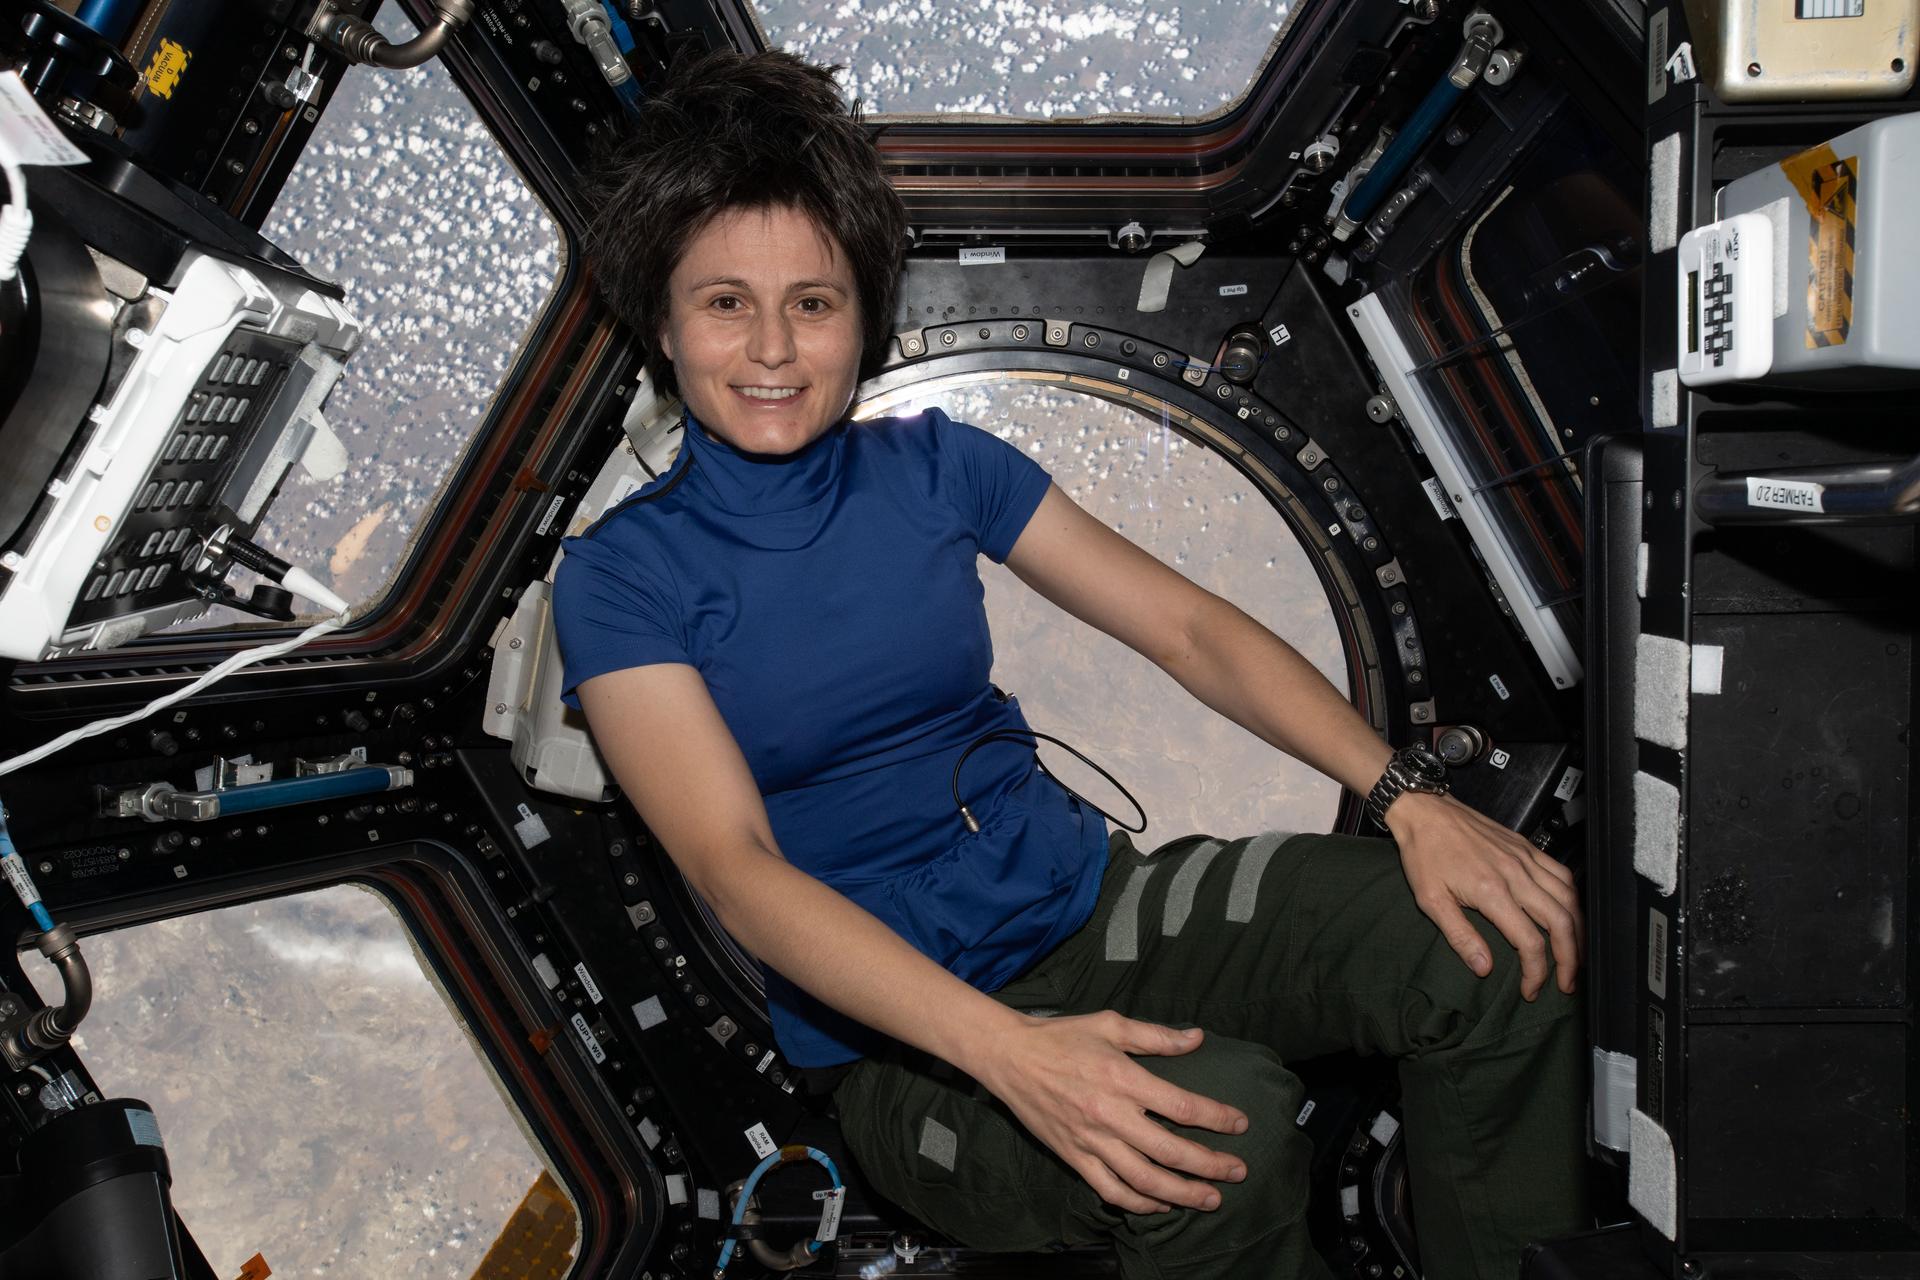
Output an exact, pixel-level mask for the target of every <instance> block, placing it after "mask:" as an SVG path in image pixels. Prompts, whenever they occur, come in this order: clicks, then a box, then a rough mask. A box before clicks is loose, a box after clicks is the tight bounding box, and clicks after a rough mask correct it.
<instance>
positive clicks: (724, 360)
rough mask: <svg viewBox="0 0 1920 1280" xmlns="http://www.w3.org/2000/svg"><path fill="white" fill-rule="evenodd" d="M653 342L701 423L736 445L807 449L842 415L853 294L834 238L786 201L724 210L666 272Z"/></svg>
mask: <svg viewBox="0 0 1920 1280" xmlns="http://www.w3.org/2000/svg"><path fill="white" fill-rule="evenodd" d="M667 291H668V308H667V324H666V329H665V331H664V332H663V333H662V334H661V335H660V343H661V347H662V349H663V350H664V352H665V354H666V357H667V359H669V360H671V361H672V362H673V372H674V376H675V377H676V378H677V379H678V380H679V383H680V393H681V395H682V396H684V397H685V398H686V402H687V407H688V408H689V409H691V410H692V411H693V416H694V417H695V418H697V419H698V420H699V421H700V423H701V425H702V426H704V427H706V429H707V431H708V433H709V434H711V435H713V436H716V437H718V438H719V439H721V440H724V441H725V442H726V443H728V444H730V445H732V446H733V447H734V448H736V449H739V450H741V451H742V452H745V453H767V454H784V453H793V452H796V451H797V450H800V449H803V448H805V447H806V446H807V445H808V444H810V443H812V442H813V441H814V440H817V439H818V438H819V437H820V436H821V434H822V433H824V432H825V431H826V430H827V428H829V427H831V426H833V425H834V424H835V423H837V422H839V421H840V420H841V419H842V418H843V417H845V416H846V413H847V406H848V405H849V404H850V403H851V402H852V400H853V388H854V384H855V383H856V382H857V381H858V380H859V373H860V348H861V327H860V302H859V296H858V294H857V293H856V291H855V288H854V281H853V272H852V270H851V269H850V268H849V267H848V266H847V260H846V255H845V254H843V253H841V252H840V250H839V246H837V245H836V244H835V243H834V242H833V238H832V237H831V236H829V235H827V234H826V233H825V232H823V231H822V230H820V228H819V227H818V225H816V224H815V223H814V221H813V220H812V219H811V218H809V217H807V215H805V214H804V213H801V212H799V211H798V210H795V209H789V208H784V207H777V208H768V209H730V210H728V211H726V212H724V213H722V214H720V215H719V216H718V217H716V218H715V219H714V220H713V221H712V222H709V223H708V224H707V225H706V227H705V228H704V229H703V230H701V232H700V233H699V234H698V235H696V236H695V237H694V238H693V240H692V241H691V242H690V243H689V244H688V245H687V251H686V253H685V254H683V255H682V256H681V258H680V265H679V266H677V267H675V268H674V271H673V276H672V278H671V279H669V280H668V282H667Z"/></svg>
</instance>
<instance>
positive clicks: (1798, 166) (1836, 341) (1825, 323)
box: [1780, 144, 1860, 349]
mask: <svg viewBox="0 0 1920 1280" xmlns="http://www.w3.org/2000/svg"><path fill="white" fill-rule="evenodd" d="M1780 171H1781V172H1782V173H1784V174H1785V175H1786V176H1787V181H1789V182H1791V183H1792V184H1793V189H1794V190H1795V191H1798V192H1799V193H1800V199H1801V201H1802V203H1804V204H1805V205H1806V206H1807V346H1808V348H1809V349H1811V348H1815V347H1836V346H1839V345H1840V344H1841V343H1843V342H1845V341H1846V340H1847V335H1848V334H1850V333H1852V332H1853V246H1854V233H1855V229H1856V224H1857V222H1858V220H1859V214H1858V211H1857V208H1856V203H1855V202H1856V201H1857V199H1858V198H1859V189H1860V158H1859V157H1858V156H1848V157H1847V158H1846V159H1844V160H1842V159H1840V158H1839V157H1838V156H1836V155H1834V153H1833V148H1832V147H1830V146H1826V145H1824V144H1823V145H1821V146H1818V147H1815V148H1813V149H1812V150H1811V151H1803V152H1801V153H1800V154H1799V155H1797V156H1794V157H1792V158H1791V159H1788V160H1783V161H1781V162H1780Z"/></svg>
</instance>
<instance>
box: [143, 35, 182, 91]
mask: <svg viewBox="0 0 1920 1280" xmlns="http://www.w3.org/2000/svg"><path fill="white" fill-rule="evenodd" d="M191 61H193V54H192V53H191V52H190V51H189V50H188V49H187V48H186V46H184V45H182V44H179V43H177V42H175V41H172V40H162V41H161V42H160V47H159V48H158V49H155V50H154V51H153V61H152V62H149V63H148V64H147V74H146V81H147V89H148V90H149V91H150V92H151V93H153V94H154V96H156V97H160V98H171V97H173V91H174V90H175V89H176V88H178V87H179V84H180V77H181V75H182V74H183V73H185V71H186V69H187V64H188V63H189V62H191Z"/></svg>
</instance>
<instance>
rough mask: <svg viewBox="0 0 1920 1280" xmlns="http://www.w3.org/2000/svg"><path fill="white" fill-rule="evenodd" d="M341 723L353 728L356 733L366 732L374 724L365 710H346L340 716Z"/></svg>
mask: <svg viewBox="0 0 1920 1280" xmlns="http://www.w3.org/2000/svg"><path fill="white" fill-rule="evenodd" d="M340 723H341V724H344V725H346V726H347V728H349V729H351V730H353V731H354V732H355V733H365V732H366V731H367V730H368V729H369V728H370V727H371V726H372V724H373V722H372V721H371V720H369V719H367V713H366V712H364V711H348V712H344V713H342V715H341V716H340Z"/></svg>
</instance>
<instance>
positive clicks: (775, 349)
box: [747, 312, 794, 368]
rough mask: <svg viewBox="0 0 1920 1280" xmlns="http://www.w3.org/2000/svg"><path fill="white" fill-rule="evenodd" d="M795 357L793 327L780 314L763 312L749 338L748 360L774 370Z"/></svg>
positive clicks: (756, 320) (754, 323)
mask: <svg viewBox="0 0 1920 1280" xmlns="http://www.w3.org/2000/svg"><path fill="white" fill-rule="evenodd" d="M793 357H794V343H793V326H792V325H791V324H790V323H789V322H788V320H787V317H786V316H785V315H783V314H780V313H778V312H774V313H767V312H762V313H761V314H760V315H759V316H758V317H757V318H756V319H755V320H754V322H753V331H752V332H751V333H750V334H749V335H748V336H747V359H749V360H751V361H753V362H754V363H755V364H762V365H766V366H767V367H768V368H774V367H777V366H779V365H783V364H786V363H787V362H788V361H790V360H792V359H793Z"/></svg>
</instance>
